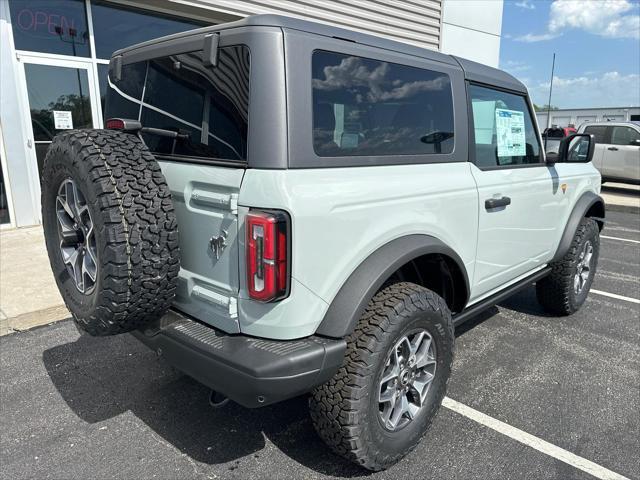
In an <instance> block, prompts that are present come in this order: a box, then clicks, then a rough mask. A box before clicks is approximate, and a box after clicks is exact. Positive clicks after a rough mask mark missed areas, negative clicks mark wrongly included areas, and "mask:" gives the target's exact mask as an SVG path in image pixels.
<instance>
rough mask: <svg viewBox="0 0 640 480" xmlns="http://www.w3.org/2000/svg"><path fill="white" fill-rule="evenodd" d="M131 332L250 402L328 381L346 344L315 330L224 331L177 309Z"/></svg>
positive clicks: (256, 403) (264, 401) (207, 382)
mask: <svg viewBox="0 0 640 480" xmlns="http://www.w3.org/2000/svg"><path fill="white" fill-rule="evenodd" d="M133 335H134V336H135V337H136V338H137V339H138V340H140V341H141V342H142V343H144V344H145V345H147V346H148V347H149V348H151V349H152V350H154V351H156V352H157V353H158V354H159V355H160V356H162V357H163V358H164V359H165V360H166V361H167V362H168V363H170V364H171V365H173V366H175V367H176V368H178V369H179V370H182V371H183V372H184V373H186V374H187V375H190V376H191V377H193V378H195V379H196V380H198V381H199V382H201V383H203V384H205V385H206V386H208V387H210V388H212V389H213V390H216V391H218V392H220V393H222V394H224V395H226V396H227V397H229V398H230V399H231V400H234V401H236V402H237V403H239V404H241V405H244V406H245V407H249V408H254V407H261V406H264V405H269V404H271V403H275V402H279V401H281V400H285V399H287V398H291V397H295V396H296V395H300V394H303V393H305V392H308V391H309V390H310V389H311V388H313V387H315V386H317V385H320V384H322V383H324V382H326V381H327V380H329V379H330V378H331V377H332V376H333V374H334V373H335V372H336V371H337V370H338V368H339V367H340V365H342V360H343V357H344V352H345V349H346V342H345V341H344V340H334V339H327V338H322V337H316V336H312V337H307V338H304V339H301V340H289V341H279V340H266V339H261V338H254V337H247V336H244V335H228V334H226V333H223V332H221V331H220V330H216V329H214V328H212V327H208V326H205V325H203V324H201V323H198V322H195V321H193V320H191V319H189V318H187V317H185V316H183V315H181V314H179V313H177V312H175V311H170V312H169V313H167V314H166V315H165V316H164V317H163V318H162V319H160V320H159V321H158V322H156V323H155V324H153V325H151V326H150V327H147V328H146V329H145V330H138V331H136V332H133Z"/></svg>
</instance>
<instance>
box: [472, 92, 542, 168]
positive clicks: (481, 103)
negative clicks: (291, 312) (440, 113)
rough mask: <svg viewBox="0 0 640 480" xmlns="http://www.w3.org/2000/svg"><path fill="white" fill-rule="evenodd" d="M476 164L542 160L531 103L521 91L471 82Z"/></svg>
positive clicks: (506, 164) (494, 164)
mask: <svg viewBox="0 0 640 480" xmlns="http://www.w3.org/2000/svg"><path fill="white" fill-rule="evenodd" d="M469 94H470V96H471V106H472V111H473V126H474V134H475V153H476V165H478V166H479V167H495V166H513V165H524V164H532V163H540V162H541V161H542V158H541V155H540V143H539V141H538V136H537V135H536V130H535V128H534V126H533V121H532V119H531V112H530V110H529V106H528V105H527V102H526V101H525V99H524V97H523V96H521V95H515V94H512V93H507V92H502V91H499V90H494V89H492V88H485V87H479V86H477V85H470V86H469Z"/></svg>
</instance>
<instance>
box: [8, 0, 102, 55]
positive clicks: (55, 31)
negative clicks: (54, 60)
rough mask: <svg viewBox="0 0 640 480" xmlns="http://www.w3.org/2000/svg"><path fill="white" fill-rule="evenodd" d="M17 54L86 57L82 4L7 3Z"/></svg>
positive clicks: (53, 0) (49, 0) (60, 0)
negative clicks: (40, 53) (42, 53)
mask: <svg viewBox="0 0 640 480" xmlns="http://www.w3.org/2000/svg"><path fill="white" fill-rule="evenodd" d="M9 9H10V12H11V26H12V29H13V40H14V42H15V45H16V49H17V50H30V51H34V52H44V53H55V54H58V55H73V56H78V57H89V56H90V55H91V53H90V49H89V29H88V27H87V13H86V11H85V4H84V0H9Z"/></svg>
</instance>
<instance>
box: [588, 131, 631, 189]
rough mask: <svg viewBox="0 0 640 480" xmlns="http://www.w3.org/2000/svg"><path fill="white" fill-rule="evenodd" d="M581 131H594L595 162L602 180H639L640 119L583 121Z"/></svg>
mask: <svg viewBox="0 0 640 480" xmlns="http://www.w3.org/2000/svg"><path fill="white" fill-rule="evenodd" d="M578 132H579V133H589V134H592V135H594V137H595V140H596V148H595V153H594V155H593V164H594V166H595V167H596V168H597V169H598V170H599V171H600V174H601V175H602V181H603V182H607V181H609V182H624V183H632V184H635V185H637V184H640V122H607V123H584V124H582V125H580V128H579V129H578Z"/></svg>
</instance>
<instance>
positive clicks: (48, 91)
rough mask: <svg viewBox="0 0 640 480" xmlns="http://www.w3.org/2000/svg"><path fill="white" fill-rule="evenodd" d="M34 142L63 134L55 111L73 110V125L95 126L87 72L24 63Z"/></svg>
mask: <svg viewBox="0 0 640 480" xmlns="http://www.w3.org/2000/svg"><path fill="white" fill-rule="evenodd" d="M24 70H25V75H26V78H27V92H28V94H29V109H30V110H31V124H32V126H33V134H34V140H35V141H51V140H52V139H53V137H54V136H55V135H56V134H57V133H60V132H61V131H63V130H61V129H56V128H55V121H54V111H61V112H71V119H72V124H73V128H92V127H93V121H92V118H91V101H90V99H89V81H88V77H87V71H86V70H84V69H79V68H67V67H54V66H50V65H37V64H31V63H27V64H25V66H24Z"/></svg>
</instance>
